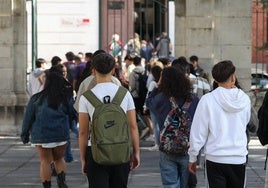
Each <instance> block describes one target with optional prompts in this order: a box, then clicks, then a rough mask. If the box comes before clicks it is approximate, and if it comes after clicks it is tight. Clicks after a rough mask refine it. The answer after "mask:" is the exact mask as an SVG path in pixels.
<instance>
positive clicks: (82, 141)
mask: <svg viewBox="0 0 268 188" xmlns="http://www.w3.org/2000/svg"><path fill="white" fill-rule="evenodd" d="M89 121H90V118H89V115H88V113H81V112H80V113H79V150H80V160H81V165H82V174H83V175H86V172H85V170H84V169H85V165H86V160H85V158H86V151H87V145H88V135H89V123H90V122H89Z"/></svg>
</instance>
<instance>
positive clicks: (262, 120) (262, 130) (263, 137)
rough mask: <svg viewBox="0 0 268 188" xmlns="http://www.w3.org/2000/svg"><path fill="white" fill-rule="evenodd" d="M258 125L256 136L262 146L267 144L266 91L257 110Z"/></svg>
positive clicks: (267, 115) (267, 103)
mask: <svg viewBox="0 0 268 188" xmlns="http://www.w3.org/2000/svg"><path fill="white" fill-rule="evenodd" d="M258 119H259V127H258V130H257V136H258V138H259V140H260V142H261V144H262V145H263V146H264V145H266V144H268V92H266V94H265V97H264V100H263V103H262V105H261V107H260V109H259V111H258Z"/></svg>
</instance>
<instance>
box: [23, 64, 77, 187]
mask: <svg viewBox="0 0 268 188" xmlns="http://www.w3.org/2000/svg"><path fill="white" fill-rule="evenodd" d="M62 68H63V67H62V65H57V66H53V67H52V68H51V69H50V70H49V74H48V75H47V78H46V83H45V87H44V90H43V91H41V92H39V93H37V94H35V95H33V96H32V97H31V99H30V101H29V103H28V105H27V107H26V112H25V115H24V120H23V125H22V132H21V140H22V142H23V143H24V144H26V143H28V142H29V140H30V139H29V138H30V135H31V143H32V145H34V146H35V147H36V149H37V152H38V155H39V158H40V163H41V164H40V178H41V181H42V183H43V187H45V188H49V187H51V169H50V164H51V162H52V161H54V164H55V169H56V172H57V183H58V187H60V188H67V185H66V183H65V172H66V164H65V162H64V159H63V156H64V152H65V148H66V145H67V141H68V139H69V137H70V135H69V123H70V121H71V118H72V116H73V114H74V109H73V106H72V104H73V101H72V100H73V99H72V95H73V89H72V86H71V84H70V83H69V82H68V81H66V79H65V78H64V77H63V71H62Z"/></svg>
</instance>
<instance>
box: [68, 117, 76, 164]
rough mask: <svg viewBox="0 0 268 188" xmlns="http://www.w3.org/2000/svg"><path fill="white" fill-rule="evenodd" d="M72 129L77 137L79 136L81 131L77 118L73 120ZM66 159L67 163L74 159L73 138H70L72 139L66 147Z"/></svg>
mask: <svg viewBox="0 0 268 188" xmlns="http://www.w3.org/2000/svg"><path fill="white" fill-rule="evenodd" d="M71 131H72V132H73V133H74V134H75V136H76V137H78V135H79V132H78V128H77V121H76V120H73V121H72V126H71ZM64 160H65V161H66V162H67V163H68V162H72V161H73V160H74V157H73V153H72V148H71V138H70V140H68V143H67V147H66V150H65V154H64Z"/></svg>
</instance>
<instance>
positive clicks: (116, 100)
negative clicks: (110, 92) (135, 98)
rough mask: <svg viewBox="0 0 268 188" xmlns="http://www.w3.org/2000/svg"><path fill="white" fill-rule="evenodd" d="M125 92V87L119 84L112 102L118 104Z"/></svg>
mask: <svg viewBox="0 0 268 188" xmlns="http://www.w3.org/2000/svg"><path fill="white" fill-rule="evenodd" d="M126 93H127V89H125V88H124V87H122V86H119V88H118V90H117V92H116V94H115V96H114V98H113V101H112V102H113V103H115V104H118V105H120V104H121V102H122V101H123V99H124V97H125V95H126Z"/></svg>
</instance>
